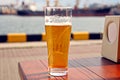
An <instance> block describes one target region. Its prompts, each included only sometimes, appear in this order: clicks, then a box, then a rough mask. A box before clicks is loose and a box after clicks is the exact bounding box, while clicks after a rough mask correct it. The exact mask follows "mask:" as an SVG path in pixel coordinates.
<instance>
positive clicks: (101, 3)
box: [0, 0, 120, 35]
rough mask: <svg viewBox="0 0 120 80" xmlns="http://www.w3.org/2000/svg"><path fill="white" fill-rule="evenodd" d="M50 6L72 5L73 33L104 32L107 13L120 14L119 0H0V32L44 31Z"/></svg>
mask: <svg viewBox="0 0 120 80" xmlns="http://www.w3.org/2000/svg"><path fill="white" fill-rule="evenodd" d="M47 6H55V7H57V6H70V7H72V15H73V19H72V32H76V31H88V32H103V28H104V21H105V16H108V15H120V0H0V35H2V34H8V33H27V34H39V33H43V32H45V30H44V9H45V7H47Z"/></svg>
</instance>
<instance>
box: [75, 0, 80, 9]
mask: <svg viewBox="0 0 120 80" xmlns="http://www.w3.org/2000/svg"><path fill="white" fill-rule="evenodd" d="M79 3H80V0H76V3H75V6H74V8H75V9H78V8H79Z"/></svg>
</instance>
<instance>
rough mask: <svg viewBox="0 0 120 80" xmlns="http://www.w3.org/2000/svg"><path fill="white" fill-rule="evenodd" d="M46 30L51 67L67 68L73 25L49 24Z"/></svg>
mask: <svg viewBox="0 0 120 80" xmlns="http://www.w3.org/2000/svg"><path fill="white" fill-rule="evenodd" d="M45 30H46V37H47V46H48V66H49V68H67V67H68V51H69V50H68V49H69V43H70V33H71V25H56V26H55V25H53V26H52V25H50V26H49V25H47V26H45Z"/></svg>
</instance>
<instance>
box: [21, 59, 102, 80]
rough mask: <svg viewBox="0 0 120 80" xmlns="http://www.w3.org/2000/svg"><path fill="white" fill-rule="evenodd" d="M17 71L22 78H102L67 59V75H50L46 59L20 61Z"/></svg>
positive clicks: (44, 79)
mask: <svg viewBox="0 0 120 80" xmlns="http://www.w3.org/2000/svg"><path fill="white" fill-rule="evenodd" d="M19 72H20V75H21V79H22V80H79V79H81V80H103V78H101V77H100V76H98V75H96V74H95V73H93V72H91V71H89V70H88V69H87V68H85V67H84V66H82V65H77V63H76V61H75V60H70V61H69V71H68V75H67V76H64V77H52V76H50V75H49V74H48V72H47V61H46V60H38V61H25V62H20V63H19Z"/></svg>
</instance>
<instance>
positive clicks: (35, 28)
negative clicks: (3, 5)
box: [0, 15, 105, 35]
mask: <svg viewBox="0 0 120 80" xmlns="http://www.w3.org/2000/svg"><path fill="white" fill-rule="evenodd" d="M104 21H105V17H73V18H72V32H80V31H88V32H103V28H104ZM43 32H45V28H44V17H40V16H10V15H9V16H6V15H4V16H3V15H1V16H0V35H3V34H8V33H26V34H40V33H43Z"/></svg>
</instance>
